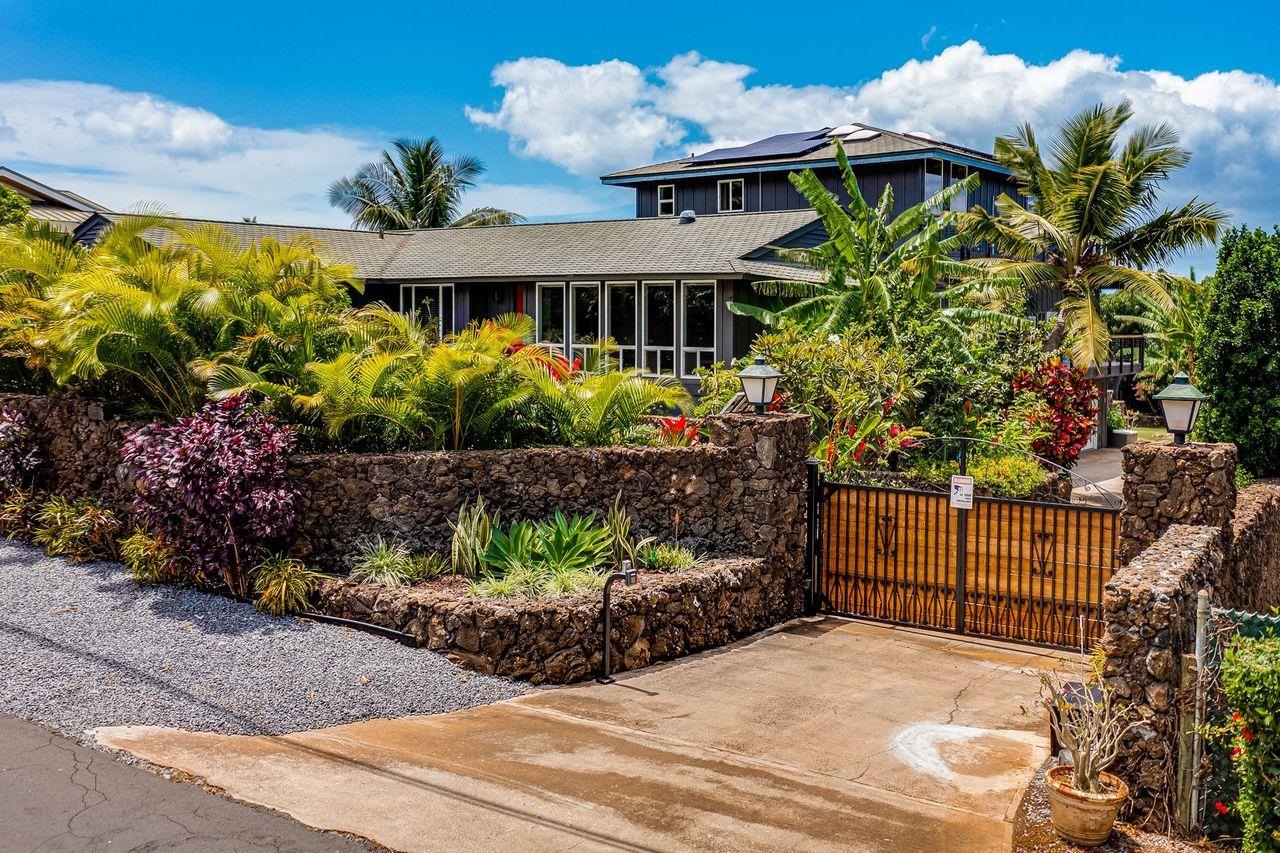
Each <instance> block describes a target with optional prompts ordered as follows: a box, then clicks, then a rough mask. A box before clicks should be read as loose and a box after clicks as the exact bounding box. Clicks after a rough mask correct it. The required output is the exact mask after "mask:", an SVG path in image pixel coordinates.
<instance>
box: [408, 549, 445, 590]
mask: <svg viewBox="0 0 1280 853" xmlns="http://www.w3.org/2000/svg"><path fill="white" fill-rule="evenodd" d="M409 563H410V578H411V580H410V583H423V582H425V581H429V580H434V579H435V578H438V577H440V576H441V575H443V574H445V573H447V572H448V571H449V561H448V560H446V559H445V558H444V555H443V554H415V555H414V556H413V557H411V558H410V559H409Z"/></svg>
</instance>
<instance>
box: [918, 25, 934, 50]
mask: <svg viewBox="0 0 1280 853" xmlns="http://www.w3.org/2000/svg"><path fill="white" fill-rule="evenodd" d="M937 34H938V25H937V24H934V25H932V26H931V27H929V30H928V32H926V33H925V34H924V35H922V36H920V49H921V50H928V49H929V42H931V41H933V37H934V36H936V35H937Z"/></svg>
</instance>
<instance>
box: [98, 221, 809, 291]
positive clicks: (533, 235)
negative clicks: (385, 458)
mask: <svg viewBox="0 0 1280 853" xmlns="http://www.w3.org/2000/svg"><path fill="white" fill-rule="evenodd" d="M104 216H105V217H106V218H108V219H111V220H113V221H114V220H116V219H119V218H120V217H121V215H120V214H104ZM814 219H815V216H814V214H813V212H812V211H808V210H790V211H778V212H769V213H725V214H718V215H713V216H700V217H698V218H697V219H696V220H695V221H694V222H691V223H688V224H681V223H680V222H679V220H678V219H675V218H670V217H663V218H642V219H611V220H595V221H588V222H546V223H537V224H522V225H497V226H490V227H484V228H433V229H426V230H420V231H388V232H386V233H385V234H381V235H380V234H378V233H377V232H371V231H350V230H344V229H337V228H308V227H305V226H290V225H266V224H258V223H246V222H216V223H214V222H207V221H205V220H190V219H183V220H176V221H177V222H180V223H182V224H183V225H187V226H192V225H200V224H215V225H220V226H222V227H223V228H226V229H227V230H228V231H230V232H231V233H232V234H235V235H236V236H237V237H238V238H240V239H241V240H242V241H244V243H245V244H248V243H249V242H251V241H253V240H258V239H261V238H263V237H268V236H269V237H275V238H276V239H279V240H283V241H287V240H289V239H290V238H292V237H294V236H297V235H300V234H308V235H311V236H313V237H314V238H315V239H316V240H318V241H319V242H320V243H321V244H322V245H323V246H324V247H325V248H326V249H327V250H328V251H329V254H330V256H331V257H332V258H333V259H334V260H342V261H346V262H349V263H352V264H354V265H355V267H356V271H357V274H358V275H359V276H360V277H362V278H365V279H388V280H405V279H430V280H437V281H465V280H469V279H470V280H503V279H508V280H519V281H535V280H540V279H541V280H552V281H554V280H559V279H571V278H579V279H582V278H626V277H641V276H647V277H658V276H684V277H689V276H695V275H705V276H720V277H737V276H739V275H743V274H746V275H751V276H756V275H765V276H767V277H773V276H774V275H776V274H777V273H775V272H773V271H772V270H773V269H774V268H775V267H779V266H780V265H779V264H778V262H775V261H768V260H752V261H749V262H747V261H744V260H743V258H744V257H745V256H746V255H748V254H751V253H753V252H755V251H757V250H758V249H761V248H762V247H765V246H770V245H774V244H776V243H777V242H778V241H780V240H782V239H783V238H784V237H786V236H787V235H788V234H791V233H792V232H794V231H796V230H798V229H801V228H804V227H805V226H807V225H809V224H811V223H812V222H813V221H814ZM157 236H159V235H157ZM744 263H748V264H750V267H749V268H748V267H744V266H742V264H744ZM781 266H783V267H785V268H786V269H793V267H792V265H781ZM766 268H768V269H769V270H770V271H769V272H755V271H754V270H765V269H766Z"/></svg>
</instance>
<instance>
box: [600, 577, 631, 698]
mask: <svg viewBox="0 0 1280 853" xmlns="http://www.w3.org/2000/svg"><path fill="white" fill-rule="evenodd" d="M639 580H640V573H639V572H637V571H636V570H635V567H633V566H632V565H631V561H630V560H623V561H622V571H620V572H614V573H613V574H611V575H609V579H608V580H606V581H605V582H604V626H603V630H604V638H603V639H604V671H603V672H602V673H601V675H600V676H599V677H598V678H597V679H596V681H598V682H600V683H601V684H613V677H612V675H611V673H612V672H613V657H612V655H611V654H610V653H609V634H610V633H611V632H612V630H613V619H612V618H611V617H610V610H611V607H610V603H609V590H610V589H612V587H613V583H614V581H622V582H623V583H625V584H626V585H627V586H635V585H636V583H637V582H638V581H639Z"/></svg>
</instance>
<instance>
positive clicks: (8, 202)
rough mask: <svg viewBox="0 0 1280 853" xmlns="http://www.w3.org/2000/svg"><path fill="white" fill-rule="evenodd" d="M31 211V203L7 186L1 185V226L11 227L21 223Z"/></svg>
mask: <svg viewBox="0 0 1280 853" xmlns="http://www.w3.org/2000/svg"><path fill="white" fill-rule="evenodd" d="M29 210H31V202H29V201H27V197H26V196H24V195H21V194H19V193H17V192H15V191H14V190H11V189H9V188H8V187H6V186H3V185H0V225H11V224H13V223H15V222H21V221H22V220H23V219H26V217H27V211H29Z"/></svg>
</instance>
